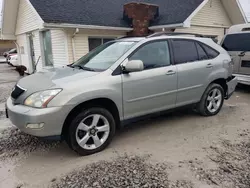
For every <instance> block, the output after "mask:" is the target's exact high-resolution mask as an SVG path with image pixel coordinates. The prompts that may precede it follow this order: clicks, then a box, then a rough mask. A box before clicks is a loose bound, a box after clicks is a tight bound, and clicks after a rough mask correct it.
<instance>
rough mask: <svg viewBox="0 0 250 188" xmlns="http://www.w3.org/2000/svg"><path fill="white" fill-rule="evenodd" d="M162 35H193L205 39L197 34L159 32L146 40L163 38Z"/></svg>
mask: <svg viewBox="0 0 250 188" xmlns="http://www.w3.org/2000/svg"><path fill="white" fill-rule="evenodd" d="M162 35H166V36H178V35H193V36H195V37H205V36H204V35H200V34H195V33H179V32H173V33H170V32H164V31H163V32H157V33H154V34H152V35H149V36H147V37H146V38H152V37H159V36H162Z"/></svg>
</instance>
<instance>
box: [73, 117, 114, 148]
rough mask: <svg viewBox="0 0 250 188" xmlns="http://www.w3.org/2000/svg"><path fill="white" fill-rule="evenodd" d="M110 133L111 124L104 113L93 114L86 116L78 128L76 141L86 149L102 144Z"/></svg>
mask: <svg viewBox="0 0 250 188" xmlns="http://www.w3.org/2000/svg"><path fill="white" fill-rule="evenodd" d="M109 134H110V124H109V122H108V120H107V118H105V117H104V116H103V115H100V114H91V115H89V116H87V117H86V118H84V119H83V120H82V121H81V122H80V123H79V125H78V127H77V129H76V135H75V136H76V141H77V143H78V145H79V146H80V147H82V148H83V149H86V150H94V149H97V148H99V147H100V146H102V145H103V144H104V143H105V141H106V140H107V139H108V137H109Z"/></svg>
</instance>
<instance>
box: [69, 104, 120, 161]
mask: <svg viewBox="0 0 250 188" xmlns="http://www.w3.org/2000/svg"><path fill="white" fill-rule="evenodd" d="M92 114H99V115H101V116H104V117H105V118H106V119H107V121H108V123H109V128H110V131H109V135H108V138H107V140H106V141H105V142H104V143H103V144H102V145H101V146H100V147H98V148H96V149H92V150H90V149H84V148H83V147H81V146H80V145H79V144H78V142H77V139H76V131H77V127H78V125H79V123H80V122H81V121H83V120H84V119H85V118H86V117H88V116H90V115H92ZM115 131H116V125H115V120H114V117H113V116H112V114H111V113H110V112H109V111H108V110H106V109H104V108H100V107H93V108H88V109H85V110H83V111H82V112H80V113H79V114H78V115H77V116H76V117H75V118H74V119H73V120H72V122H71V124H70V126H69V128H68V131H67V134H68V135H67V138H66V142H67V143H68V145H69V147H70V148H71V149H73V150H74V151H76V152H77V153H78V154H80V155H82V156H85V155H91V154H94V153H97V152H100V151H102V150H104V149H105V148H106V147H107V146H108V145H109V144H110V142H111V141H112V139H113V137H114V135H115Z"/></svg>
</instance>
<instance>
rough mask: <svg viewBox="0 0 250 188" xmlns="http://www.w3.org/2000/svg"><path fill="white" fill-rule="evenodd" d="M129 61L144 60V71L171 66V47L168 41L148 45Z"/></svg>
mask: <svg viewBox="0 0 250 188" xmlns="http://www.w3.org/2000/svg"><path fill="white" fill-rule="evenodd" d="M129 60H142V61H143V63H144V69H151V68H157V67H163V66H168V65H170V64H171V63H170V55H169V47H168V42H167V41H157V42H152V43H149V44H146V45H145V46H143V47H141V48H140V49H139V50H138V51H136V52H135V53H134V54H133V55H132V56H131V57H130V58H129Z"/></svg>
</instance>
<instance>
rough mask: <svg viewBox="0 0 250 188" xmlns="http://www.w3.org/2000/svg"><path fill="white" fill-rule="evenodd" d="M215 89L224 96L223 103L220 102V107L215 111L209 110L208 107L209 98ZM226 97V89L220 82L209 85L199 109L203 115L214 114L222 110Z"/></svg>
mask: <svg viewBox="0 0 250 188" xmlns="http://www.w3.org/2000/svg"><path fill="white" fill-rule="evenodd" d="M214 89H218V90H219V91H220V92H221V95H222V97H221V104H220V106H219V108H218V109H217V110H216V111H215V112H211V111H209V110H208V107H207V99H208V97H209V94H210V93H211V91H213V90H214ZM224 98H225V91H224V89H223V88H222V86H221V85H219V84H215V83H212V84H210V85H209V86H208V87H207V89H206V91H205V92H204V94H203V96H202V98H201V101H200V102H199V104H198V105H197V111H198V112H199V113H200V114H201V115H202V116H214V115H216V114H218V113H219V112H220V110H221V108H222V106H223V103H224Z"/></svg>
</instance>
